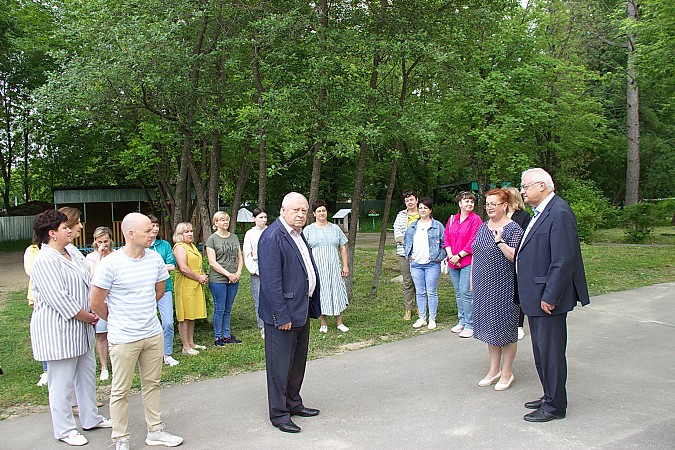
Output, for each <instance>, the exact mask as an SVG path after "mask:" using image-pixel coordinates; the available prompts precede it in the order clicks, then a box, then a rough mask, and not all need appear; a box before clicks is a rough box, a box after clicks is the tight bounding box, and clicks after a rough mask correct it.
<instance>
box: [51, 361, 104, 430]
mask: <svg viewBox="0 0 675 450" xmlns="http://www.w3.org/2000/svg"><path fill="white" fill-rule="evenodd" d="M48 363H49V383H48V384H47V386H48V387H49V410H50V411H51V413H52V426H53V427H54V437H55V438H56V439H61V438H64V437H66V436H68V434H69V433H70V432H71V431H74V430H77V424H76V423H75V416H74V415H73V409H72V407H71V399H72V394H73V390H74V392H75V397H76V399H77V405H78V408H79V410H80V423H81V424H82V428H94V427H95V426H96V425H98V424H99V423H100V422H101V421H102V420H103V416H102V415H100V414H99V413H98V408H97V407H96V358H95V357H94V349H93V348H91V349H90V350H89V351H88V352H86V353H84V354H82V355H80V356H78V357H75V358H68V359H56V360H53V361H49V362H48Z"/></svg>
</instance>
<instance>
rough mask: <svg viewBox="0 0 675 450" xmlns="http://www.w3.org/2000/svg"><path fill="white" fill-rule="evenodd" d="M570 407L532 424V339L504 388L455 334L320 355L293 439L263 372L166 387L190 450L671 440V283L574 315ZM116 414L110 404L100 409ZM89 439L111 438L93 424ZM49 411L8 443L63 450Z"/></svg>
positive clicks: (176, 426) (674, 354) (167, 402)
mask: <svg viewBox="0 0 675 450" xmlns="http://www.w3.org/2000/svg"><path fill="white" fill-rule="evenodd" d="M568 329H569V343H568V352H567V354H568V364H569V378H568V384H567V388H568V397H569V409H568V411H567V417H566V418H565V419H563V420H554V421H552V422H547V423H529V422H525V421H524V420H523V415H524V414H526V413H527V412H529V411H528V410H526V409H525V408H524V407H523V403H524V402H526V401H529V400H534V399H536V398H538V397H539V396H541V386H540V384H539V380H538V378H537V375H536V371H535V369H534V364H533V359H532V350H531V347H530V341H529V334H528V335H527V336H526V337H525V339H524V340H522V341H520V345H519V350H518V355H517V357H516V362H515V367H514V373H515V377H516V381H515V383H514V385H513V386H512V387H511V388H510V389H509V390H507V391H503V392H496V391H495V390H494V389H493V388H491V387H489V388H481V387H478V386H477V384H476V383H477V382H478V380H479V379H481V378H482V377H483V375H484V374H485V372H486V371H487V349H486V346H485V345H484V344H483V343H481V342H478V341H476V340H474V339H460V338H458V337H457V336H456V335H454V334H452V333H450V331H449V330H448V329H445V330H440V331H436V332H429V333H424V334H421V335H420V336H416V337H413V338H410V339H406V340H403V341H398V342H392V343H388V344H383V345H378V346H375V347H370V348H365V349H361V350H357V351H352V352H348V353H344V354H341V355H337V356H332V357H327V358H323V359H319V360H315V361H310V362H309V363H308V366H307V374H306V378H305V383H304V385H303V391H302V395H303V398H304V402H305V404H306V406H309V407H314V408H320V409H321V414H320V415H319V416H317V417H313V418H297V420H296V423H297V424H298V425H300V427H302V432H301V433H298V434H285V433H281V432H279V431H278V430H277V429H276V428H274V427H272V425H271V424H270V422H269V420H268V418H267V402H266V390H265V373H264V372H254V373H246V374H241V375H234V376H228V377H224V378H219V379H214V380H208V381H201V382H197V383H192V384H186V385H181V386H172V387H168V388H164V389H163V390H162V410H163V419H164V421H165V424H166V429H167V430H168V431H170V432H172V433H174V434H178V435H181V436H183V437H184V438H185V441H184V443H183V445H182V446H181V447H180V448H185V449H195V450H197V449H225V448H228V449H232V448H234V449H239V448H241V449H263V448H273V447H281V448H284V447H285V448H288V447H291V446H293V447H303V448H330V449H387V448H390V449H417V448H425V449H437V448H438V449H446V448H487V449H492V448H494V449H504V448H514V449H519V448H522V449H532V448H552V449H583V448H600V449H616V448H640V449H643V448H663V449H666V448H668V449H672V448H675V408H674V407H673V405H674V404H675V350H674V349H675V283H666V284H659V285H654V286H649V287H643V288H638V289H633V290H631V291H626V292H620V293H613V294H608V295H601V296H597V297H593V298H592V299H591V304H590V305H589V306H587V307H584V308H577V309H575V310H574V312H572V313H570V314H569V316H568ZM101 410H102V411H103V413H104V414H106V415H107V414H108V409H107V405H106V406H105V407H103V408H101ZM130 433H131V438H130V440H131V446H132V449H140V448H146V446H145V424H144V420H143V409H142V406H141V399H140V395H139V394H134V395H132V396H131V403H130ZM85 436H87V438H88V439H89V445H87V447H85V448H99V449H105V448H108V446H110V445H111V441H110V430H94V431H89V432H85ZM65 448H68V446H67V445H66V444H63V443H60V442H58V441H57V440H55V439H54V437H53V435H52V429H51V420H50V416H49V414H36V415H32V416H27V417H20V418H16V419H9V420H5V421H3V422H0V449H12V450H14V449H65Z"/></svg>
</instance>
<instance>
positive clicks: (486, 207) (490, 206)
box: [485, 202, 506, 209]
mask: <svg viewBox="0 0 675 450" xmlns="http://www.w3.org/2000/svg"><path fill="white" fill-rule="evenodd" d="M504 203H506V202H500V203H486V204H485V209H488V208H496V207H497V206H499V205H503V204H504Z"/></svg>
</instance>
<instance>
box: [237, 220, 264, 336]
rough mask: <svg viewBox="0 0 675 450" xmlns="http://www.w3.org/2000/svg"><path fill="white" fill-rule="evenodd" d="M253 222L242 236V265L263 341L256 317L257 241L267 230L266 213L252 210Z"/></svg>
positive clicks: (258, 286) (262, 334) (258, 287)
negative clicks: (247, 278) (247, 274)
mask: <svg viewBox="0 0 675 450" xmlns="http://www.w3.org/2000/svg"><path fill="white" fill-rule="evenodd" d="M253 222H254V223H255V226H254V227H253V228H251V229H250V230H248V231H247V232H246V234H245V235H244V246H243V253H244V264H245V265H246V269H247V270H248V271H249V273H250V274H251V293H252V294H253V303H254V305H255V318H256V319H257V321H258V328H260V336H262V338H263V339H265V323H264V322H263V321H262V319H261V318H260V317H259V316H258V305H259V300H258V295H259V294H260V272H258V241H259V240H260V236H261V235H262V232H263V231H264V230H265V228H267V213H266V212H265V211H263V210H262V209H260V208H255V209H254V210H253Z"/></svg>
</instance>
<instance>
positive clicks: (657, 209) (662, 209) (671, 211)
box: [654, 198, 675, 227]
mask: <svg viewBox="0 0 675 450" xmlns="http://www.w3.org/2000/svg"><path fill="white" fill-rule="evenodd" d="M673 215H675V199H672V198H669V199H666V200H659V201H657V202H656V203H655V204H654V220H655V225H656V226H661V227H665V226H668V225H672V224H673V223H672V222H673Z"/></svg>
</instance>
